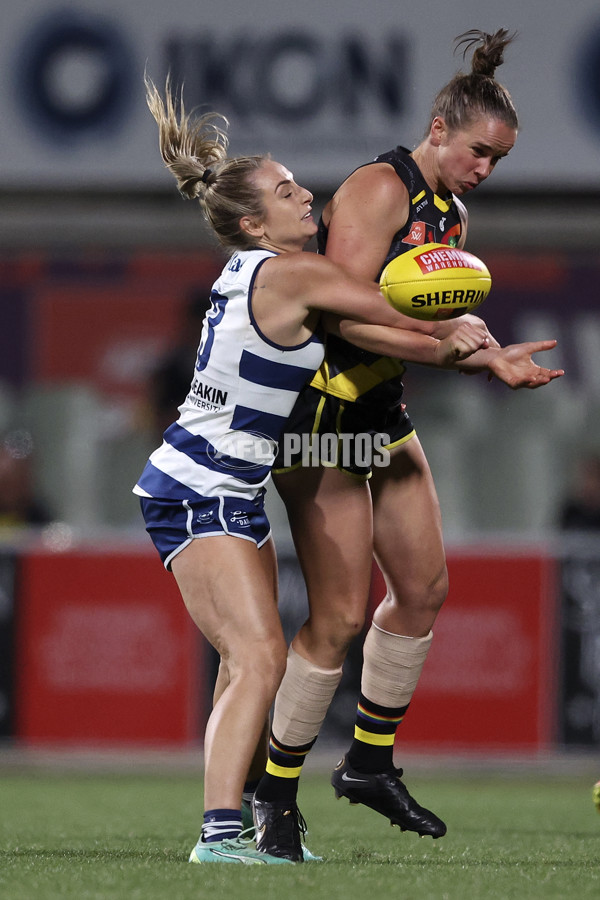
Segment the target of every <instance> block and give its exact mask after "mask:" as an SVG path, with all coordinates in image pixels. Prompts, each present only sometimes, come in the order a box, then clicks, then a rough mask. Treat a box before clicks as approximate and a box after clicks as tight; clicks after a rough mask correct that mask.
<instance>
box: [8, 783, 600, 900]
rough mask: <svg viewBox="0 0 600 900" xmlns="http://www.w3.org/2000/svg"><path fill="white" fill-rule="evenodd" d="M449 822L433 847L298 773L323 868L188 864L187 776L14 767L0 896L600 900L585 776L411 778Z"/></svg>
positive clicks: (190, 804)
mask: <svg viewBox="0 0 600 900" xmlns="http://www.w3.org/2000/svg"><path fill="white" fill-rule="evenodd" d="M408 784H409V787H410V789H411V791H412V792H413V793H414V794H415V795H416V796H417V797H418V799H419V800H420V801H421V802H422V803H423V804H425V805H429V806H431V808H433V809H435V810H436V812H438V813H439V814H440V815H441V816H442V817H443V818H444V819H445V820H446V822H447V824H448V834H447V836H446V837H445V838H443V839H441V840H439V841H435V842H433V841H432V840H430V839H428V838H424V839H419V838H418V837H417V836H416V835H414V834H403V833H402V832H401V831H400V830H399V829H397V828H391V827H390V826H389V824H388V823H387V822H386V821H385V820H384V819H383V818H382V817H380V816H378V815H377V814H376V813H373V812H372V811H371V810H367V809H365V808H363V807H358V806H350V805H349V804H348V803H347V801H345V800H340V801H336V800H335V797H334V794H333V790H332V789H331V787H330V786H329V783H328V777H327V775H325V774H323V775H320V774H317V773H315V772H308V773H307V774H305V776H304V777H303V783H302V789H301V797H300V806H301V809H302V811H303V813H304V815H305V817H306V819H307V821H308V823H309V828H310V833H309V836H308V840H307V844H308V846H309V847H310V848H311V850H313V852H318V853H320V854H322V855H323V856H324V857H325V859H324V862H322V863H308V864H304V865H296V866H293V867H292V866H277V867H271V866H269V867H267V866H264V867H260V868H259V867H252V868H250V867H248V866H235V865H223V866H219V865H207V866H202V867H200V866H192V865H189V864H188V863H187V857H188V854H189V851H190V849H191V847H192V846H193V844H194V843H195V841H196V838H197V836H198V832H199V827H200V821H201V784H200V782H199V779H198V777H197V776H196V775H195V774H193V773H189V772H182V773H177V772H175V773H170V774H156V773H149V774H140V775H138V776H132V775H130V774H115V773H112V774H104V775H103V774H98V773H96V774H93V773H87V774H86V773H81V772H80V773H73V772H67V771H62V772H61V771H56V772H47V771H38V772H36V771H29V772H28V771H23V772H15V771H8V772H6V773H4V774H2V776H1V781H0V829H1V842H2V850H1V851H0V897H1V898H2V900H50V898H52V900H55V898H65V900H105V898H128V900H159V898H160V900H188V898H189V900H191V898H194V900H198V898H214V900H230V898H231V900H233V898H242V900H295V898H302V897H310V898H311V900H321V898H323V900H325V898H331V900H353V898H372V900H375V898H377V900H379V898H386V897H387V898H390V900H392V898H393V900H395V898H398V900H429V898H431V900H445V898H448V900H512V898H514V900H526V898H527V900H529V898H536V900H542V898H543V900H545V898H567V897H577V898H581V897H594V898H598V897H600V816H599V815H598V814H597V813H596V812H595V810H594V807H593V805H592V802H591V787H592V785H591V783H590V779H589V777H587V776H586V777H583V776H568V777H567V776H557V775H547V776H545V777H541V776H539V775H535V774H531V773H528V774H527V773H517V774H511V773H510V771H507V773H506V774H502V775H500V774H498V773H496V774H493V775H492V774H486V773H485V772H478V773H475V774H472V775H466V774H464V773H456V772H454V773H453V772H450V773H449V774H446V775H441V774H439V772H437V771H436V773H435V774H429V773H427V772H425V773H424V772H415V773H414V775H413V777H412V778H410V779H409V781H408Z"/></svg>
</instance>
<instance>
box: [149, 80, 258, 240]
mask: <svg viewBox="0 0 600 900" xmlns="http://www.w3.org/2000/svg"><path fill="white" fill-rule="evenodd" d="M144 82H145V85H146V102H147V103H148V108H149V110H150V112H151V113H152V115H153V117H154V119H155V121H156V123H157V125H158V143H159V149H160V155H161V156H162V159H163V162H164V164H165V166H166V167H167V169H168V170H169V171H170V172H171V174H172V175H173V177H174V178H175V180H176V182H177V187H178V189H179V192H180V193H181V194H182V196H183V197H185V198H186V199H188V200H198V201H199V203H200V206H201V208H202V211H203V213H204V216H205V218H206V220H207V221H208V223H209V224H210V226H211V228H212V229H213V231H214V233H215V234H216V236H217V238H218V239H219V241H220V242H221V244H223V246H224V247H226V248H227V249H228V250H238V249H243V248H244V247H248V246H251V244H252V240H251V238H250V237H249V235H248V234H247V233H246V232H245V231H243V230H242V229H241V227H240V219H241V218H242V217H244V216H249V217H250V218H253V219H257V220H260V219H261V218H262V217H263V216H264V208H263V204H262V198H261V195H260V191H259V190H258V188H257V187H256V186H255V185H254V184H253V181H252V176H253V174H254V173H255V172H256V171H257V170H258V169H260V168H261V166H262V164H263V162H264V160H265V159H266V158H267V157H265V156H241V157H234V158H229V157H228V156H227V148H228V146H229V137H228V135H227V128H228V124H229V123H228V122H227V119H226V118H225V117H224V116H221V115H220V114H219V113H215V112H209V113H205V114H204V115H201V116H194V115H192V114H191V113H189V114H188V113H186V110H185V107H184V103H183V91H182V92H181V94H180V96H179V102H178V103H176V101H175V99H174V97H173V93H172V89H171V83H170V80H169V79H168V78H167V83H166V87H165V100H164V101H163V99H162V97H161V96H160V93H159V91H158V90H157V88H156V86H155V85H154V83H153V82H152V81H151V80H150V78H149V77H148V76H147V75H146V76H145V77H144Z"/></svg>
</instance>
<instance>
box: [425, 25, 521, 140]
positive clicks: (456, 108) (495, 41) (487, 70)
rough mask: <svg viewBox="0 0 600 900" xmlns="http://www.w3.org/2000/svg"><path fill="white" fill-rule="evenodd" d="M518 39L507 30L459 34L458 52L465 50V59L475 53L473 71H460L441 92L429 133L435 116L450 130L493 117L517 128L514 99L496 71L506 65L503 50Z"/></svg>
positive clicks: (456, 45) (475, 30) (436, 101)
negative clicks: (469, 53) (470, 53)
mask: <svg viewBox="0 0 600 900" xmlns="http://www.w3.org/2000/svg"><path fill="white" fill-rule="evenodd" d="M515 37H516V33H512V34H509V32H508V31H507V30H506V28H500V29H499V30H498V31H496V32H494V33H493V34H488V33H487V32H485V31H479V30H478V29H475V28H474V29H471V30H470V31H466V32H464V33H463V34H460V35H458V37H457V38H456V40H455V50H457V49H458V48H459V47H463V59H465V58H466V55H467V53H468V52H469V50H473V57H472V61H471V71H470V73H469V74H468V75H465V74H464V73H462V72H459V73H458V74H457V75H455V76H454V78H453V79H452V80H451V81H450V82H448V84H447V85H445V87H443V88H442V90H441V91H440V92H439V94H438V95H437V97H436V98H435V100H434V101H433V106H432V109H431V115H430V118H429V125H428V128H427V133H428V132H429V128H430V127H431V123H432V122H433V120H434V118H435V117H436V116H440V118H442V119H444V121H445V123H446V125H447V127H448V128H449V129H450V130H451V131H456V130H459V129H461V128H466V127H467V126H468V125H470V124H471V123H472V122H473V121H475V120H476V119H478V118H492V119H498V120H500V121H501V122H504V123H505V124H506V125H508V126H509V127H510V128H515V129H517V128H518V127H519V120H518V116H517V112H516V110H515V107H514V104H513V101H512V97H511V96H510V94H509V92H508V91H507V90H506V88H505V87H503V85H501V84H500V83H499V82H498V81H496V78H495V73H496V69H497V68H498V67H499V66H501V65H502V63H503V62H504V49H505V47H507V46H508V44H510V43H511V42H512V41H513V40H514V39H515Z"/></svg>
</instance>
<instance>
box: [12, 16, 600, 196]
mask: <svg viewBox="0 0 600 900" xmlns="http://www.w3.org/2000/svg"><path fill="white" fill-rule="evenodd" d="M2 23H3V28H2V32H1V34H0V67H1V68H0V71H1V74H2V84H3V90H2V92H1V93H0V110H1V121H2V131H1V136H0V142H1V150H0V187H5V188H6V187H18V188H29V189H31V188H34V189H35V188H43V187H53V188H57V187H59V188H71V187H73V188H82V187H112V188H148V187H151V188H153V187H156V188H161V187H165V186H166V185H167V184H169V183H172V182H169V176H168V174H167V173H166V172H165V171H164V168H163V167H162V163H161V161H160V158H159V155H158V151H157V133H156V126H155V124H154V122H153V120H152V118H151V116H150V114H149V112H148V110H147V108H146V106H145V101H144V88H143V75H144V70H145V69H147V71H148V73H149V74H150V75H151V76H152V78H153V79H154V80H155V81H156V82H157V84H159V85H162V84H163V83H164V78H165V75H166V72H167V71H168V70H170V71H171V72H172V74H173V76H174V78H175V79H176V81H177V82H178V83H179V82H183V83H184V95H185V99H186V103H187V104H188V105H189V106H200V107H201V108H203V109H215V110H217V111H219V112H221V113H223V114H225V115H226V116H227V117H228V118H229V120H230V123H231V138H232V141H231V152H232V153H247V152H250V153H256V152H270V153H271V154H272V155H273V156H274V157H275V158H277V159H279V160H281V161H282V162H284V163H285V164H286V165H288V166H289V167H290V168H291V169H292V170H293V171H294V173H295V175H296V177H297V179H298V180H302V181H303V182H304V183H306V184H307V186H309V187H311V188H312V189H318V188H328V187H330V186H331V185H332V184H335V183H337V182H338V181H339V180H340V179H341V178H342V177H344V176H345V174H347V172H348V171H350V170H351V169H352V168H354V167H355V166H356V165H358V164H360V163H361V162H363V161H364V160H365V159H369V158H371V157H373V156H375V155H377V154H378V153H380V152H383V151H385V150H388V149H390V148H391V147H393V146H395V145H396V144H398V143H400V144H404V145H405V146H409V147H412V146H415V145H416V143H418V141H419V140H420V138H421V136H422V134H423V130H424V128H425V126H426V124H427V119H428V113H429V109H430V106H431V102H432V100H433V97H434V96H435V94H436V93H437V91H438V89H439V88H440V87H442V85H443V84H445V83H446V82H447V81H448V80H449V79H450V78H451V77H452V75H453V74H454V73H455V72H456V71H457V70H458V69H460V68H464V67H465V66H466V65H468V64H469V59H470V58H469V57H467V61H466V63H465V62H463V59H462V56H461V55H460V53H459V54H454V49H453V43H454V38H455V37H456V36H457V35H458V34H460V33H462V32H464V31H467V30H468V29H471V28H479V29H482V30H485V31H495V30H496V29H498V28H500V27H506V28H508V29H509V30H511V31H512V30H516V31H518V33H519V34H518V39H517V40H516V41H515V42H514V44H512V45H511V46H510V47H509V48H508V49H507V51H506V58H505V63H504V65H503V66H502V67H501V68H500V69H498V71H497V77H498V79H499V80H500V81H501V82H502V83H504V84H505V85H506V86H507V87H508V88H509V90H510V91H511V93H512V95H513V98H514V100H515V104H516V106H517V109H518V112H519V115H520V119H521V134H520V136H519V140H518V141H517V145H516V146H515V148H514V150H513V151H512V152H511V155H510V160H507V161H506V162H503V163H502V164H501V165H500V166H499V167H498V169H497V173H495V174H494V184H497V185H500V184H510V185H511V186H513V187H516V188H521V187H524V188H536V187H542V188H549V189H558V190H564V189H570V188H577V189H594V190H596V189H597V188H598V187H599V185H600V178H599V170H600V154H599V152H598V145H599V143H600V5H598V3H597V0H577V2H576V3H571V4H568V5H562V6H558V7H555V6H554V5H553V4H548V3H547V0H528V2H523V0H504V2H503V3H502V4H498V3H496V2H494V3H492V2H491V0H456V2H455V3H451V4H450V3H448V2H447V0H422V2H412V3H407V2H401V0H397V2H393V0H369V3H361V2H358V0H346V2H344V0H338V2H329V0H321V2H319V0H281V2H274V0H258V2H242V0H170V2H168V3H166V2H162V3H160V2H158V0H81V2H67V3H65V2H62V3H61V2H60V0H59V2H54V0H7V2H5V4H4V7H3V15H2Z"/></svg>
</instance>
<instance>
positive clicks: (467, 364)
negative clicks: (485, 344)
mask: <svg viewBox="0 0 600 900" xmlns="http://www.w3.org/2000/svg"><path fill="white" fill-rule="evenodd" d="M556 343H557V342H556V341H555V340H552V341H525V342H524V343H522V344H509V345H508V346H507V347H500V348H499V349H494V348H489V349H488V350H482V351H479V352H478V353H474V354H473V355H472V356H470V357H469V358H468V359H465V360H464V361H461V362H460V363H459V364H457V367H458V368H459V369H460V370H461V371H464V372H467V373H472V372H477V371H480V372H481V371H486V370H487V371H488V372H489V375H490V378H491V377H492V376H495V377H496V378H498V379H499V380H500V381H502V382H503V383H504V384H506V385H508V387H509V388H512V390H517V389H518V388H538V387H542V385H544V384H548V383H549V382H550V381H554V379H555V378H560V377H561V375H564V374H565V373H564V370H563V369H546V368H544V367H543V366H538V365H537V363H535V362H534V361H533V359H532V356H533V354H534V353H541V352H542V351H544V350H552V349H553V348H554V347H556Z"/></svg>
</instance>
